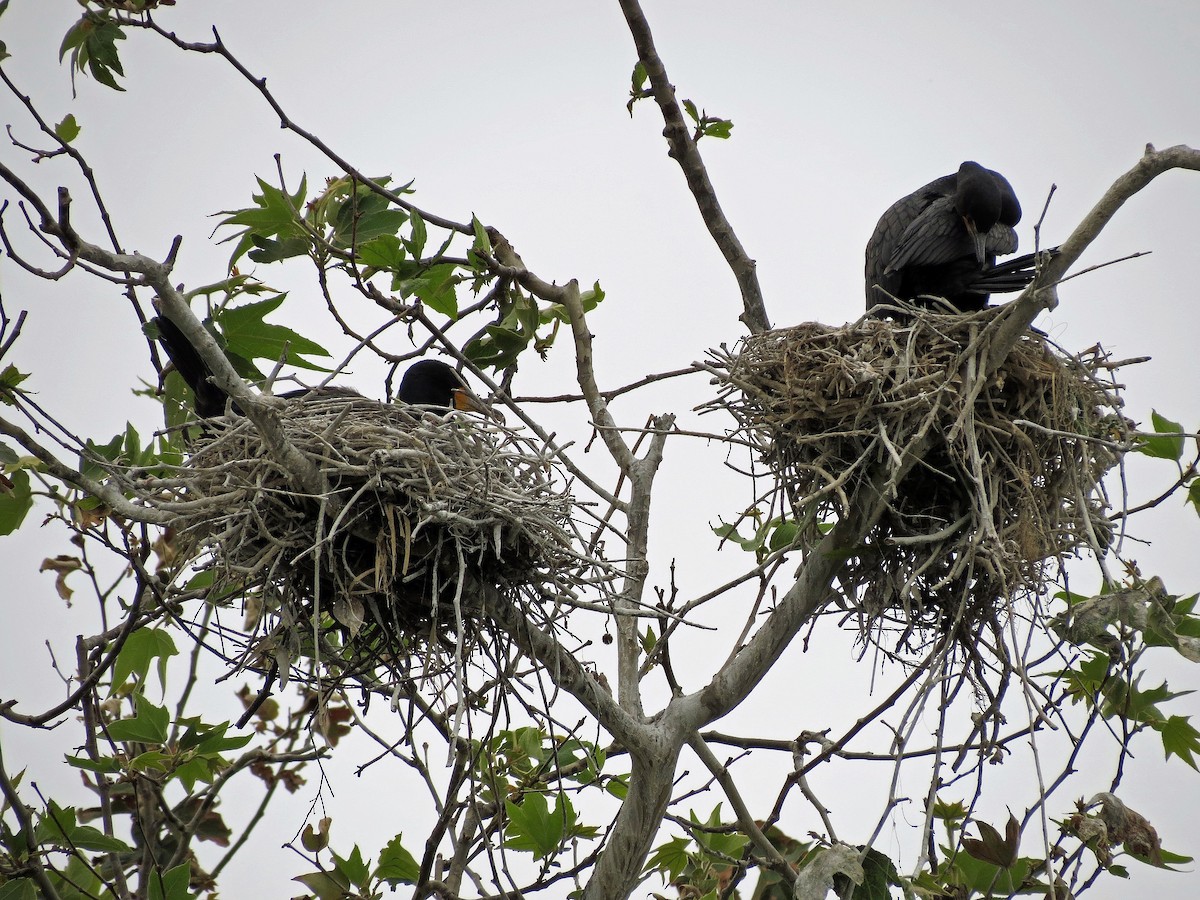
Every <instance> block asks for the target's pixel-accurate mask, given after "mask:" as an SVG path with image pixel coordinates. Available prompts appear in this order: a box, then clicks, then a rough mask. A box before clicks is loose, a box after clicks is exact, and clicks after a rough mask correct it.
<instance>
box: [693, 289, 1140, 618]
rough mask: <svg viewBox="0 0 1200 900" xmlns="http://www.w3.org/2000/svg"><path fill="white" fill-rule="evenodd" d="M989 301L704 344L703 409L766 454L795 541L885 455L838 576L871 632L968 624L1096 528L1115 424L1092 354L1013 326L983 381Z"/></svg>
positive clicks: (1101, 539)
mask: <svg viewBox="0 0 1200 900" xmlns="http://www.w3.org/2000/svg"><path fill="white" fill-rule="evenodd" d="M997 313H998V310H994V309H992V310H985V311H983V312H981V313H977V314H972V315H962V314H955V315H941V314H935V313H928V312H920V313H917V314H915V315H914V316H913V317H912V318H911V319H910V320H908V321H906V322H904V323H893V322H887V321H881V320H878V319H864V320H862V321H859V322H856V323H853V324H850V325H847V326H845V327H842V328H831V327H827V326H825V325H820V324H816V323H808V324H804V325H800V326H797V327H795V328H790V329H785V330H780V331H772V332H769V333H766V334H761V335H756V336H753V337H750V338H747V339H746V340H745V341H744V342H743V344H742V346H741V348H740V351H739V352H737V353H736V354H728V353H717V354H714V356H715V357H716V362H717V368H718V370H723V372H722V375H723V378H724V384H723V387H722V390H721V393H720V396H719V399H718V401H716V402H715V403H714V404H712V406H721V407H725V408H727V409H729V411H730V412H732V413H733V415H734V417H735V418H736V420H737V422H738V426H739V431H740V433H741V435H742V436H743V437H745V438H746V439H747V440H749V441H750V442H751V443H752V445H753V446H754V447H755V448H756V451H757V453H758V455H759V457H760V458H761V460H762V461H764V462H765V463H766V464H767V465H768V466H769V468H770V470H771V472H772V473H773V475H774V476H775V478H776V479H777V489H778V493H779V495H780V496H781V498H782V502H783V504H784V507H785V508H786V509H789V510H790V514H791V516H792V517H793V518H794V520H795V522H796V524H797V526H798V538H797V543H798V545H799V546H800V547H812V546H815V545H816V543H817V542H818V541H819V540H820V538H821V536H822V534H823V532H824V529H826V528H827V527H828V523H830V522H832V521H835V520H837V519H838V518H840V517H841V516H842V515H843V514H844V513H845V510H846V505H847V504H848V503H850V502H854V501H852V500H851V498H852V497H854V495H855V494H856V492H858V491H859V490H860V489H862V488H863V485H864V480H865V474H866V473H867V472H868V471H870V470H872V469H874V470H877V469H878V466H877V464H878V463H880V462H882V463H884V464H885V465H886V466H889V467H890V469H891V471H892V479H891V481H890V483H889V484H888V485H887V488H886V489H885V493H886V496H887V500H888V503H887V507H886V509H885V511H884V513H883V515H882V517H881V518H880V519H879V521H878V522H877V524H876V525H875V526H874V527H873V528H872V530H871V531H870V533H869V534H868V536H867V538H866V540H865V541H864V542H863V543H862V545H860V546H858V547H853V548H846V552H847V556H848V558H847V561H846V565H845V566H844V568H843V570H842V572H841V574H840V576H839V577H840V584H841V587H842V589H843V595H844V596H845V597H846V598H847V600H848V601H849V602H850V603H852V604H853V605H854V606H855V608H857V609H858V610H859V611H860V612H862V613H863V614H864V616H863V617H862V618H863V622H864V623H865V624H869V625H870V626H871V627H878V626H880V625H882V624H886V623H888V622H894V623H898V627H900V628H902V629H906V630H917V631H920V632H924V631H926V630H928V629H930V628H936V629H937V631H939V632H942V633H944V632H946V631H953V632H954V633H956V634H959V635H971V634H976V633H977V630H976V626H978V625H980V624H981V623H984V622H987V623H989V624H990V625H991V626H992V627H995V625H996V623H997V621H998V620H999V619H1002V618H1003V616H1002V615H998V614H997V601H998V600H1000V599H1002V598H1008V597H1011V596H1012V595H1013V594H1014V592H1016V591H1018V590H1024V591H1029V590H1033V591H1037V590H1039V588H1040V586H1041V584H1042V580H1043V575H1044V570H1045V567H1046V566H1047V565H1048V564H1051V563H1053V562H1054V561H1056V560H1059V559H1061V558H1062V557H1064V556H1067V555H1069V554H1073V553H1075V552H1076V551H1078V550H1080V549H1081V548H1090V549H1092V550H1094V551H1097V552H1102V551H1103V550H1104V548H1106V547H1107V545H1108V543H1109V542H1110V540H1111V536H1112V529H1111V527H1110V525H1109V522H1108V519H1107V518H1106V516H1105V514H1104V510H1105V508H1106V507H1107V506H1108V502H1107V498H1106V496H1105V494H1104V490H1103V485H1102V483H1101V479H1102V477H1103V475H1104V473H1105V472H1107V471H1108V470H1109V469H1110V468H1111V467H1112V466H1113V465H1115V464H1116V463H1117V462H1118V461H1119V460H1120V458H1121V454H1122V452H1123V450H1124V446H1125V443H1126V435H1127V432H1128V428H1129V425H1130V423H1129V422H1128V421H1127V420H1126V419H1124V417H1123V416H1122V415H1121V414H1120V408H1121V405H1122V404H1121V400H1120V397H1119V396H1118V392H1117V386H1116V385H1115V384H1113V382H1112V372H1111V367H1110V366H1109V365H1108V364H1107V363H1108V359H1107V357H1106V355H1105V354H1104V353H1103V351H1101V350H1100V349H1099V348H1098V347H1097V348H1093V349H1092V350H1091V351H1088V352H1087V353H1085V354H1081V355H1079V356H1070V355H1067V354H1065V353H1062V352H1060V351H1058V350H1056V349H1055V348H1054V347H1053V346H1052V345H1051V344H1050V343H1049V342H1048V341H1047V340H1046V339H1045V338H1044V337H1043V336H1041V335H1040V334H1038V333H1035V332H1029V333H1027V334H1026V335H1024V336H1023V337H1022V338H1021V340H1019V341H1018V342H1017V345H1016V346H1015V348H1014V349H1013V350H1012V352H1011V353H1010V354H1009V355H1008V357H1007V358H1006V359H1005V361H1004V363H1003V364H1002V365H1001V366H1000V368H999V369H998V370H997V371H996V372H995V373H994V374H993V375H991V376H985V375H984V373H986V371H987V369H988V362H989V359H990V354H991V353H992V344H991V335H992V334H993V331H994V329H991V328H989V325H990V324H991V323H993V322H994V320H995V316H996V314H997ZM923 442H927V443H925V447H926V449H925V452H924V454H923V456H922V458H921V460H920V461H919V462H918V463H917V464H916V465H915V466H914V467H912V468H911V470H910V471H908V473H907V474H905V475H903V476H902V477H897V476H898V474H899V473H900V472H901V471H902V469H901V461H902V460H904V459H905V457H906V455H907V454H909V451H911V450H914V449H915V448H918V447H919V446H920V445H921V444H922V443H923ZM862 499H867V498H865V497H862V496H861V495H860V500H862Z"/></svg>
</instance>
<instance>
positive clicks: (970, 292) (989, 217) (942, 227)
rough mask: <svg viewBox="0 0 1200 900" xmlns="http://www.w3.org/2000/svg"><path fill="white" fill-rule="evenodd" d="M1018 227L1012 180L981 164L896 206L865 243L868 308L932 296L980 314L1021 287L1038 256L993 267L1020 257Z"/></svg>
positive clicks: (968, 165)
mask: <svg viewBox="0 0 1200 900" xmlns="http://www.w3.org/2000/svg"><path fill="white" fill-rule="evenodd" d="M1020 221H1021V204H1020V203H1019V202H1017V195H1016V194H1015V193H1014V192H1013V189H1012V185H1011V184H1009V183H1008V179H1006V178H1005V177H1004V176H1003V175H1001V174H1000V173H999V172H994V171H992V170H991V169H985V168H984V167H983V166H981V165H979V163H976V162H969V161H968V162H964V163H963V164H962V165H961V166H959V167H958V171H957V172H955V173H954V174H953V175H945V176H943V177H941V178H938V179H936V180H935V181H931V182H929V184H927V185H925V186H924V187H922V188H920V189H919V190H917V191H914V192H913V193H911V194H909V195H908V196H907V197H903V198H901V199H900V200H897V201H896V202H895V203H893V204H892V205H891V206H890V207H888V210H887V212H885V213H884V214H883V216H882V217H880V219H879V224H877V225H876V226H875V232H874V234H872V235H871V240H869V241H868V242H867V254H866V256H867V259H866V263H867V264H866V288H867V309H871V308H872V307H873V306H875V305H877V304H879V303H886V302H887V301H888V295H891V296H892V297H897V298H899V299H901V300H912V301H917V302H920V301H919V299H918V298H920V297H923V296H934V297H944V298H945V299H946V300H947V301H948V302H949V303H950V304H951V305H952V306H953V307H954V308H955V309H958V310H960V311H962V312H969V311H974V310H979V309H983V308H984V307H985V306H986V305H987V301H988V295H989V294H990V293H991V292H993V291H994V292H998V293H1004V292H1009V291H1019V290H1022V289H1024V288H1025V287H1026V286H1027V285H1028V284H1029V282H1030V281H1032V280H1033V276H1034V269H1035V263H1036V255H1035V254H1030V255H1028V256H1022V257H1018V258H1015V259H1012V260H1009V261H1007V262H1005V263H1001V264H1000V265H996V264H995V263H996V257H997V256H1000V255H1004V254H1008V253H1013V252H1015V251H1016V249H1017V233H1016V232H1015V231H1014V230H1013V226H1014V225H1016V224H1017V223H1018V222H1020ZM923 305H926V304H923Z"/></svg>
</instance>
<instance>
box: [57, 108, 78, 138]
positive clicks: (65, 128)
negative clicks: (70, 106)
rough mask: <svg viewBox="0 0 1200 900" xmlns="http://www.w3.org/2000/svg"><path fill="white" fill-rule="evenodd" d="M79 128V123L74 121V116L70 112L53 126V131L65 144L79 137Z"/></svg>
mask: <svg viewBox="0 0 1200 900" xmlns="http://www.w3.org/2000/svg"><path fill="white" fill-rule="evenodd" d="M80 130H81V129H80V127H79V123H78V122H76V121H75V116H73V115H72V114H70V113H67V115H66V117H64V118H63V120H62V121H61V122H59V123H58V124H57V125H55V126H54V133H55V134H56V135H58V138H59V140H61V141H63V142H64V143H67V144H69V143H71V141H73V140H75V138H77V137H79V132H80Z"/></svg>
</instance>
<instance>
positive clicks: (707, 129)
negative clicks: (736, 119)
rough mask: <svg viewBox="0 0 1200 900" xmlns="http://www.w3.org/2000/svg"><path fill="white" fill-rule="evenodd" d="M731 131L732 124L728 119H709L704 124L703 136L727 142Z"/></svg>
mask: <svg viewBox="0 0 1200 900" xmlns="http://www.w3.org/2000/svg"><path fill="white" fill-rule="evenodd" d="M732 131H733V122H731V121H730V120H729V119H709V120H708V121H707V122H705V123H704V136H705V137H713V138H720V139H721V140H727V139H728V138H729V136H730V133H731V132H732Z"/></svg>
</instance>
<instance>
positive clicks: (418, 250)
mask: <svg viewBox="0 0 1200 900" xmlns="http://www.w3.org/2000/svg"><path fill="white" fill-rule="evenodd" d="M411 216H412V235H411V236H410V237H409V238H408V239H406V240H405V241H404V246H405V247H406V248H407V250H408V252H409V255H410V256H412V258H413V259H420V258H421V254H422V253H424V252H425V244H426V242H427V241H428V240H429V230H428V229H427V228H426V227H425V220H424V219H422V218H421V214H420V213H419V212H417V211H416V210H415V209H414V210H413V211H412V213H411Z"/></svg>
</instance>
